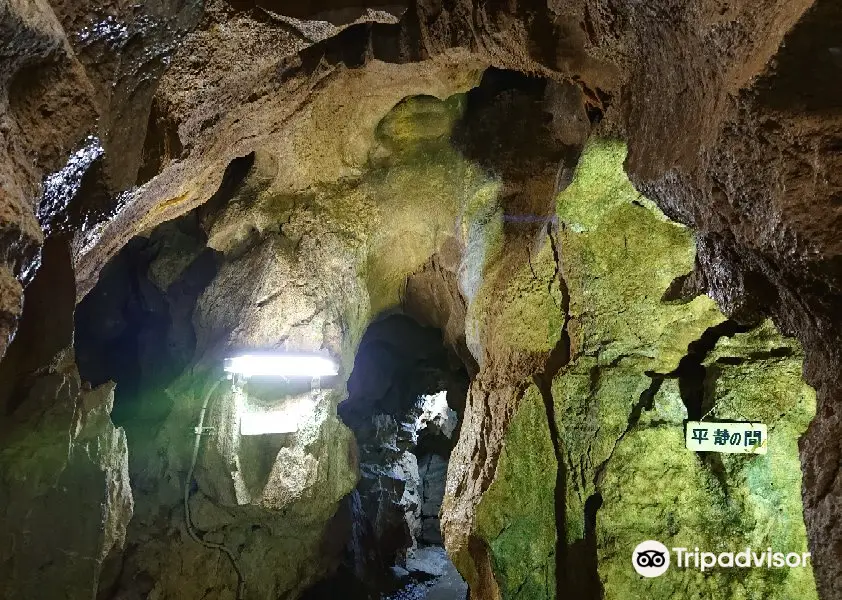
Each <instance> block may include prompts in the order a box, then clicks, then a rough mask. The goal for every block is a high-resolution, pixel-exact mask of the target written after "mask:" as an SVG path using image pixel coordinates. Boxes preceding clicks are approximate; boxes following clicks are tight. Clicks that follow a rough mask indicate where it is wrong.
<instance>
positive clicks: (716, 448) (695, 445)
mask: <svg viewBox="0 0 842 600" xmlns="http://www.w3.org/2000/svg"><path fill="white" fill-rule="evenodd" d="M686 439H687V449H688V450H693V451H694V452H727V453H729V454H766V450H767V447H768V442H769V437H768V432H767V430H766V426H765V425H763V424H762V423H723V422H720V423H708V422H706V421H704V422H703V421H688V422H687V433H686Z"/></svg>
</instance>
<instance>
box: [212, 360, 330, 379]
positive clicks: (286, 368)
mask: <svg viewBox="0 0 842 600" xmlns="http://www.w3.org/2000/svg"><path fill="white" fill-rule="evenodd" d="M225 370H226V371H227V372H229V373H236V374H239V375H242V376H243V377H332V376H333V375H336V374H338V373H339V371H338V369H337V366H336V363H334V362H333V361H332V360H330V359H329V358H325V357H324V356H315V355H306V354H241V355H240V356H234V357H231V358H229V359H227V360H226V361H225Z"/></svg>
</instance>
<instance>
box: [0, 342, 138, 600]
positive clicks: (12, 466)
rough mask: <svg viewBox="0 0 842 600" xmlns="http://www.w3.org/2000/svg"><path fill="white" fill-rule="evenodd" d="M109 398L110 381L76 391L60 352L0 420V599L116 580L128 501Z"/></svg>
mask: <svg viewBox="0 0 842 600" xmlns="http://www.w3.org/2000/svg"><path fill="white" fill-rule="evenodd" d="M113 402H114V386H113V385H105V386H102V387H99V388H97V389H95V390H90V389H87V390H86V389H83V387H82V382H81V381H80V379H79V373H78V372H77V370H76V368H75V365H74V364H73V354H72V352H71V351H65V352H63V353H60V354H59V355H58V356H56V358H55V359H54V362H53V363H52V364H51V365H49V366H48V367H47V368H46V369H45V372H43V373H42V374H41V375H40V376H39V377H38V378H37V379H36V380H35V381H34V382H33V383H32V386H31V388H30V389H29V391H28V393H27V394H26V397H25V398H24V399H23V400H22V403H21V405H20V407H19V408H18V410H17V411H16V412H15V415H14V417H13V418H11V419H8V420H4V422H3V443H2V445H0V465H2V473H3V475H2V482H0V501H2V506H3V508H2V514H0V523H2V529H3V536H4V544H3V552H2V555H0V575H1V576H2V580H3V586H2V596H3V598H8V599H9V600H11V599H12V598H27V597H32V596H33V595H37V596H41V597H44V598H62V597H65V598H92V597H95V596H96V594H97V591H98V588H99V585H100V584H101V583H103V582H107V581H110V580H113V578H114V577H115V576H116V574H117V570H116V567H118V566H119V563H120V555H121V553H122V551H123V549H124V547H125V541H126V530H127V527H128V524H129V521H130V519H131V518H132V513H133V506H134V503H133V498H132V490H131V486H130V483H129V471H128V447H127V444H126V434H125V432H124V431H123V429H121V428H116V427H114V425H113V424H112V423H111V418H110V413H111V408H112V405H113ZM33 424H35V426H33Z"/></svg>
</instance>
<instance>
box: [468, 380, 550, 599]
mask: <svg viewBox="0 0 842 600" xmlns="http://www.w3.org/2000/svg"><path fill="white" fill-rule="evenodd" d="M556 468H557V464H556V460H555V454H554V451H553V444H552V439H551V437H550V429H549V424H548V422H547V413H546V407H545V405H544V401H543V398H542V396H541V393H540V392H539V391H538V389H537V388H536V387H534V386H532V387H530V388H528V389H527V390H526V392H525V394H524V397H523V399H522V400H521V404H520V407H519V408H518V411H517V413H516V414H515V416H514V417H513V419H512V422H511V425H510V426H509V430H508V432H507V433H506V440H505V446H504V448H503V451H502V452H501V454H500V459H499V462H498V465H497V477H496V478H495V480H494V483H492V484H491V486H490V487H489V488H488V490H487V491H486V493H485V495H484V496H483V498H482V501H481V502H480V504H479V506H478V507H477V512H476V527H477V534H478V535H479V536H480V537H481V538H482V539H483V540H484V541H485V542H486V544H488V546H489V547H490V549H491V556H492V560H493V568H494V572H495V574H496V575H497V584H498V586H499V587H500V592H501V594H502V597H503V598H511V599H517V600H545V599H549V598H554V597H555V593H554V590H555V545H556V525H555V484H556Z"/></svg>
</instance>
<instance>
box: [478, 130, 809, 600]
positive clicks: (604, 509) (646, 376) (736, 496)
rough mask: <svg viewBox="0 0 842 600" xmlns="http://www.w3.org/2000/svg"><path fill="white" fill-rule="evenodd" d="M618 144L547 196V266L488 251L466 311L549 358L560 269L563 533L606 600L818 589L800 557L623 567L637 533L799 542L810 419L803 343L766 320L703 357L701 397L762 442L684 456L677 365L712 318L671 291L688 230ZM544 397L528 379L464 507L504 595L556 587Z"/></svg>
mask: <svg viewBox="0 0 842 600" xmlns="http://www.w3.org/2000/svg"><path fill="white" fill-rule="evenodd" d="M625 152H626V150H625V146H624V145H623V144H622V143H619V142H615V141H605V140H603V141H595V142H591V143H590V144H589V145H588V147H587V148H586V149H585V152H584V154H583V156H582V158H581V161H580V164H579V166H578V169H577V172H576V174H575V177H574V180H573V182H572V184H571V185H570V186H569V187H568V188H567V189H566V190H565V191H564V192H562V193H561V194H559V196H558V198H557V215H558V219H559V227H558V232H557V235H558V238H557V240H558V249H559V253H558V254H559V261H558V263H556V262H555V257H554V256H553V254H552V253H546V252H544V251H543V250H542V254H539V255H537V256H536V255H532V256H531V258H532V260H531V261H530V262H531V264H525V265H523V270H522V271H518V270H515V271H511V269H510V272H507V273H506V277H505V279H502V278H499V279H495V277H497V272H498V271H501V270H503V269H504V268H508V267H504V266H503V265H504V260H503V259H504V257H503V256H501V255H500V254H497V255H491V260H490V262H487V264H486V266H485V267H484V270H483V276H484V279H483V285H482V286H480V287H479V291H478V293H477V295H476V298H475V304H474V306H472V307H471V309H472V310H473V311H474V314H475V316H476V319H477V321H478V322H480V323H481V325H480V328H485V329H486V330H487V332H488V337H487V339H497V340H498V341H499V342H501V343H504V342H505V343H507V344H508V345H509V347H511V348H513V349H517V350H521V351H527V352H541V351H544V352H547V351H549V349H551V348H552V347H553V345H554V343H555V342H557V341H558V339H559V336H560V333H561V331H560V327H561V324H562V322H563V321H562V320H561V318H562V316H563V315H562V313H561V311H560V306H561V304H562V303H563V301H564V300H565V298H564V297H562V296H561V295H560V294H559V295H555V294H554V293H553V288H552V285H549V286H548V287H544V286H545V284H546V282H547V281H549V282H550V283H551V282H552V279H553V275H554V269H555V267H556V264H558V267H559V268H560V270H561V274H562V276H563V278H564V283H565V284H566V291H567V293H568V294H569V319H570V321H569V333H570V338H571V357H570V361H569V362H568V363H567V364H566V365H564V366H563V367H562V369H561V370H560V371H559V373H558V374H557V375H556V376H555V378H554V379H553V381H552V385H551V391H552V397H553V402H554V413H555V419H556V422H555V425H556V427H557V430H558V434H559V439H558V450H559V455H560V456H563V457H564V460H565V461H566V464H565V465H564V468H565V472H566V481H565V482H564V486H565V492H564V493H565V514H564V516H563V522H564V531H565V533H566V540H565V541H566V543H567V545H568V548H574V547H580V546H579V544H580V543H581V542H582V540H584V539H585V538H587V537H588V536H593V539H595V542H594V543H595V546H596V549H597V564H598V575H599V580H600V581H601V584H602V586H603V591H604V597H605V598H606V600H619V599H621V598H622V599H625V598H653V599H660V598H671V599H672V598H682V599H684V598H694V599H699V600H702V599H708V598H711V599H722V600H726V599H728V600H730V599H733V598H736V599H745V600H755V599H757V600H759V599H760V598H773V599H781V600H784V599H787V600H789V599H795V598H799V599H801V598H804V599H807V600H810V599H812V598H816V590H815V583H814V581H813V576H812V570H811V569H810V568H805V569H771V570H766V569H730V570H729V569H718V570H713V571H710V572H706V573H700V572H699V571H697V570H692V569H678V568H675V567H673V568H671V569H670V571H668V573H667V574H666V575H664V576H662V577H660V578H656V579H644V578H641V577H640V576H639V575H637V573H636V572H635V571H634V569H633V568H632V563H631V558H632V551H633V550H634V548H635V546H637V544H638V543H640V542H641V541H644V540H647V539H655V540H659V541H661V542H663V543H664V544H665V545H667V547H669V548H672V547H687V548H691V549H692V548H695V547H699V548H701V549H703V550H708V551H711V552H725V551H732V552H738V551H741V550H744V549H745V548H746V547H747V546H750V547H752V548H754V549H757V550H761V551H762V550H765V549H766V548H767V547H769V546H771V547H773V548H774V549H775V550H780V551H782V552H798V553H801V552H806V533H805V528H804V522H803V517H802V506H801V498H800V487H801V475H800V464H799V458H798V448H797V440H798V437H799V436H800V435H801V434H802V433H803V432H804V430H805V429H806V427H807V425H808V424H809V422H810V420H811V419H812V417H813V414H814V412H815V394H814V392H813V390H812V389H810V388H809V386H807V385H806V384H805V383H804V382H803V380H802V376H801V366H802V361H803V353H802V351H801V348H800V347H799V346H798V344H797V343H796V342H795V341H794V340H789V339H786V338H784V337H782V336H781V335H780V333H779V332H777V331H776V329H775V328H774V326H773V325H772V324H771V323H768V322H767V323H762V324H761V325H759V326H758V327H755V328H754V329H752V330H751V331H748V332H746V333H739V334H736V335H733V336H731V337H722V338H721V339H720V340H719V341H718V343H716V345H715V347H714V349H713V350H712V351H710V352H709V353H708V354H707V356H706V357H703V363H702V367H704V370H703V371H702V373H703V375H704V381H701V382H698V383H699V385H701V387H702V388H703V393H704V398H703V408H704V410H705V412H708V411H710V413H709V415H708V416H709V418H719V419H723V420H758V421H762V422H764V423H766V424H767V425H768V426H769V436H770V448H769V453H768V454H767V455H765V456H738V455H722V454H705V455H702V454H697V453H694V452H691V451H688V450H686V448H685V441H684V423H685V422H686V420H687V415H688V409H687V407H686V403H687V402H689V401H690V400H689V397H688V395H687V389H686V387H687V384H688V383H690V382H689V381H685V380H683V379H680V377H684V376H685V375H683V374H682V372H681V371H677V370H676V369H677V367H678V366H679V363H680V362H681V360H682V358H684V357H685V356H687V355H688V352H689V346H690V345H691V344H692V343H693V342H696V341H697V340H699V339H700V338H701V337H702V335H703V334H704V333H705V332H706V331H708V330H709V329H710V328H713V327H715V326H717V325H720V324H721V323H723V321H725V316H724V315H723V314H722V313H721V312H720V311H719V310H718V308H717V307H716V305H715V304H714V302H713V301H712V300H711V299H710V298H708V297H707V296H697V297H695V298H682V299H674V298H668V297H667V294H666V293H667V291H668V290H669V289H671V287H672V286H673V284H674V282H675V281H676V280H677V279H679V278H681V277H683V276H685V275H686V274H688V273H690V272H691V271H692V270H693V267H694V263H695V256H696V254H695V253H696V250H695V240H694V238H693V234H692V232H691V231H690V230H689V229H687V228H686V227H683V226H681V225H679V224H676V223H672V222H670V221H669V220H668V219H667V218H666V217H665V216H664V215H663V213H662V212H661V211H660V210H658V208H657V207H656V206H655V205H654V204H652V203H651V202H650V201H648V200H647V199H646V198H644V197H642V196H641V195H640V194H638V193H637V192H636V191H635V190H634V188H633V186H632V185H631V183H630V182H629V181H628V178H627V177H626V175H625V173H624V171H623V160H624V158H625ZM547 246H549V245H547ZM545 249H546V248H545ZM549 249H551V248H549ZM493 281H496V282H499V281H505V284H506V285H505V286H503V287H495V286H494V285H493V284H492V283H491V282H493ZM495 295H496V296H495ZM500 307H502V310H501V308H500ZM514 315H518V317H515V316H514ZM495 335H496V336H497V337H496V338H495V337H494V336H495ZM542 401H543V400H542V398H541V397H540V394H539V393H538V391H537V390H536V389H534V388H529V389H528V391H527V392H526V394H525V395H524V397H523V399H522V400H521V404H520V406H519V408H518V410H517V412H516V413H515V415H514V417H513V419H512V422H511V425H510V428H509V430H508V431H507V433H506V436H505V447H504V449H503V451H502V454H501V457H500V461H499V464H498V467H497V474H496V478H495V480H494V482H493V483H492V484H491V486H490V487H489V489H488V491H487V492H486V493H485V495H484V496H483V498H482V501H481V503H480V504H479V506H478V508H477V518H476V519H477V520H476V526H475V528H476V531H477V532H478V535H479V536H480V537H481V538H482V539H483V540H484V541H485V542H486V543H487V544H488V546H489V548H490V549H491V554H492V557H493V561H492V562H493V565H492V566H493V569H494V573H495V576H496V580H497V584H498V586H499V589H500V594H501V597H502V598H503V599H509V598H554V597H555V585H556V583H555V581H554V580H553V579H552V578H550V577H548V576H547V575H548V573H549V572H550V571H549V568H550V567H549V566H550V565H552V566H553V568H554V567H555V561H556V557H555V547H554V545H555V541H556V535H557V531H556V528H555V519H554V515H555V499H554V498H555V493H556V488H555V485H556V484H555V481H554V478H555V477H554V474H555V473H556V467H557V463H556V460H555V456H556V449H555V448H554V446H553V441H552V438H551V437H550V430H549V428H548V427H547V425H546V424H545V422H546V418H547V411H546V407H545V406H543V405H542V404H541V403H542ZM542 473H543V474H544V475H545V476H540V475H539V474H542ZM597 494H599V496H598V497H601V499H602V505H601V508H600V509H599V510H598V511H597V513H596V526H595V529H592V530H590V531H588V529H590V528H589V527H588V526H587V525H586V520H587V518H586V515H585V512H586V511H585V507H586V505H587V503H588V500H589V499H590V498H594V497H597V496H596V495H597ZM539 515H540V516H543V518H539ZM551 516H552V518H551ZM544 552H546V553H547V554H546V555H545V554H544ZM571 564H572V563H571ZM542 578H544V579H542Z"/></svg>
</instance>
